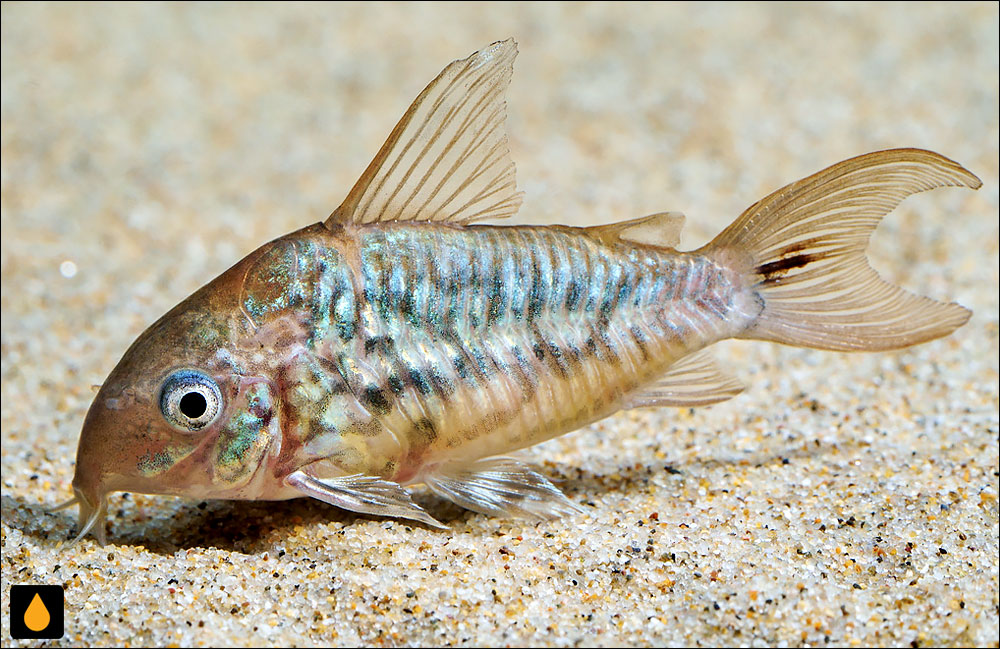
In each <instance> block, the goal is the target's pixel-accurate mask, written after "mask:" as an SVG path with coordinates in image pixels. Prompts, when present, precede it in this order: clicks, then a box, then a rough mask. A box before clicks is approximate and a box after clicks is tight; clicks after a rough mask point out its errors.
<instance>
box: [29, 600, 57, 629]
mask: <svg viewBox="0 0 1000 649" xmlns="http://www.w3.org/2000/svg"><path fill="white" fill-rule="evenodd" d="M51 619H52V616H50V615H49V609H47V608H45V604H44V603H43V602H42V598H41V597H39V596H38V593H35V596H34V597H33V598H32V599H31V603H30V604H28V609H27V610H26V611H25V612H24V625H25V626H26V627H28V628H29V629H31V630H32V631H34V632H35V633H38V632H39V631H41V630H42V629H44V628H45V627H47V626H48V625H49V621H50V620H51Z"/></svg>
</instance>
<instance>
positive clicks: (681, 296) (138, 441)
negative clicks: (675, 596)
mask: <svg viewBox="0 0 1000 649" xmlns="http://www.w3.org/2000/svg"><path fill="white" fill-rule="evenodd" d="M516 54H517V47H516V44H515V43H514V41H513V40H512V39H510V40H506V41H499V42H496V43H493V44H492V45H490V46H488V47H486V48H484V49H482V50H480V51H478V52H475V53H473V54H472V55H471V56H469V57H468V58H466V59H462V60H458V61H454V62H452V63H451V64H450V65H448V66H447V67H446V68H445V69H444V70H443V71H442V72H441V73H440V74H439V75H438V76H437V78H435V79H434V80H433V81H432V82H431V83H430V84H429V85H428V86H427V87H426V88H425V89H424V90H423V91H422V92H421V93H420V94H419V96H418V97H417V98H416V100H414V102H413V103H412V105H410V107H409V109H408V110H407V111H406V113H405V114H404V115H403V117H402V118H401V119H400V121H399V122H398V123H397V124H396V126H395V128H393V129H392V131H391V133H390V135H389V137H388V139H387V140H386V142H385V143H384V145H383V146H382V148H381V149H380V150H379V151H378V153H377V154H376V155H375V157H374V159H373V160H372V161H371V163H370V164H369V165H368V167H367V168H366V169H365V170H364V172H363V173H362V174H361V177H360V178H359V179H358V181H357V182H356V183H355V185H354V186H353V187H352V188H351V190H350V191H349V192H348V194H347V196H346V198H345V199H344V201H343V203H341V205H340V206H339V207H338V208H337V209H335V210H334V211H333V212H332V214H330V216H329V218H327V219H326V220H325V221H322V222H319V223H315V224H312V225H309V226H306V227H304V228H302V229H300V230H297V231H295V232H292V233H290V234H288V235H285V236H282V237H280V238H278V239H276V240H274V241H271V242H270V243H267V244H265V245H263V246H261V247H260V248H258V249H256V250H255V251H253V252H252V253H250V254H249V255H248V256H247V257H245V258H244V259H242V260H241V261H239V262H237V263H236V264H235V265H234V266H232V267H231V268H230V269H229V270H227V271H226V272H224V273H222V274H221V275H220V276H219V277H217V278H215V279H213V280H212V281H210V282H209V283H208V284H206V285H205V286H204V287H202V288H201V289H199V290H198V291H196V292H195V293H194V294H192V295H191V296H190V297H188V298H187V299H185V300H183V301H182V302H180V303H179V304H178V305H177V306H175V307H174V308H173V309H171V310H170V311H169V312H168V313H166V314H165V315H164V316H163V317H161V318H160V319H159V320H157V321H156V322H155V323H154V324H152V325H151V326H150V327H149V328H148V329H147V330H146V331H144V332H143V333H142V334H141V335H140V336H139V337H138V338H137V339H136V340H135V341H134V342H133V343H132V345H131V346H130V347H129V348H128V349H127V351H126V352H125V354H124V356H123V357H122V358H121V360H120V361H119V363H118V364H117V366H115V368H114V369H113V370H112V371H111V373H110V375H109V376H108V377H107V379H106V380H105V381H104V382H103V383H102V384H101V386H100V389H99V391H98V393H97V395H96V396H95V398H94V401H93V403H92V404H91V406H90V408H89V410H88V412H87V414H86V418H85V420H84V422H83V427H82V430H81V433H80V440H79V446H78V449H77V456H76V467H75V473H74V477H73V481H72V486H73V490H74V493H75V497H74V498H73V499H72V500H70V501H69V502H67V503H64V504H63V505H62V507H66V506H70V505H74V504H75V505H78V506H79V533H78V534H77V537H76V540H79V539H81V538H83V537H84V536H86V535H87V534H88V533H93V534H94V535H95V536H96V537H97V541H98V542H99V543H101V544H104V543H105V542H106V541H107V536H106V532H107V529H106V528H107V523H106V513H107V507H108V497H109V495H110V494H112V493H114V492H119V491H128V492H136V493H145V494H164V495H174V496H183V497H188V498H195V499H232V500H259V501H280V500H287V499H292V498H300V497H311V498H315V499H318V500H320V501H323V502H326V503H329V504H330V505H333V506H335V507H338V508H341V509H344V510H348V511H351V512H356V513H359V514H364V515H375V516H385V517H395V518H402V519H407V520H412V521H417V522H420V523H423V524H426V525H428V526H433V527H445V526H444V525H443V524H442V523H440V522H439V521H437V520H436V519H434V518H433V517H432V516H431V515H430V514H429V513H428V512H427V511H426V510H425V509H424V508H422V507H420V506H419V505H418V504H417V503H415V502H414V501H413V499H412V497H411V493H410V490H409V489H408V488H407V487H409V486H411V485H418V484H424V485H426V486H427V487H428V488H429V489H430V491H432V492H433V493H435V494H437V495H438V496H439V497H441V498H443V499H446V500H448V501H451V502H453V503H456V504H457V505H459V506H461V507H463V508H466V509H469V510H473V511H475V512H479V513H482V514H486V515H496V516H511V517H519V518H524V519H528V520H547V519H554V518H558V517H560V516H569V515H572V514H574V513H575V512H578V511H580V509H579V507H578V506H577V505H576V504H575V503H573V502H572V501H570V500H569V499H568V498H567V497H566V496H565V495H564V494H563V493H562V492H561V491H560V490H559V489H558V488H557V487H556V486H555V485H554V484H553V483H552V482H551V481H550V480H549V479H548V478H547V477H545V476H544V475H543V474H542V473H541V471H540V470H539V469H538V468H537V467H535V466H532V465H530V464H528V463H526V462H524V461H522V460H519V459H517V458H514V457H511V456H510V455H509V454H510V453H512V452H514V451H516V450H518V449H522V448H526V447H529V446H532V445H535V444H538V443H540V442H542V441H545V440H548V439H551V438H553V437H556V436H559V435H563V434H565V433H568V432H571V431H573V430H576V429H579V428H581V427H583V426H586V425H587V424H590V423H592V422H594V421H597V420H600V419H602V418H604V417H608V416H609V415H612V414H614V413H616V412H618V411H620V410H624V409H629V408H643V407H667V406H672V407H692V406H703V405H709V404H713V403H718V402H721V401H724V400H726V399H730V398H732V397H734V396H735V395H737V394H738V393H739V392H740V391H741V390H742V389H743V385H742V384H741V383H740V382H739V381H738V380H737V379H735V378H734V377H732V376H731V375H730V374H728V373H727V372H726V371H724V370H723V368H721V367H720V366H719V365H718V364H717V363H716V362H715V361H714V360H713V359H712V358H711V357H710V355H709V353H708V352H707V351H705V349H706V348H707V347H709V346H711V345H712V344H713V343H716V342H718V341H721V340H724V339H730V338H740V339H753V340H763V341H772V342H777V343H783V344H786V345H796V346H804V347H810V348H816V349H823V350H832V351H869V352H873V351H885V350H893V349H900V348H904V347H907V346H910V345H915V344H918V343H922V342H925V341H929V340H932V339H935V338H939V337H941V336H946V335H948V334H950V333H951V332H952V331H954V330H955V329H957V328H958V327H960V326H962V325H963V324H964V323H965V322H966V321H967V320H968V319H969V317H970V315H971V312H970V311H969V310H967V309H965V308H964V307H962V306H959V305H958V304H955V303H947V304H946V303H942V302H937V301H935V300H932V299H930V298H926V297H921V296H918V295H915V294H912V293H909V292H907V291H906V290H904V289H902V288H900V287H898V286H895V285H893V284H891V283H889V282H886V281H885V280H883V279H882V278H881V277H879V275H878V274H877V273H876V272H875V271H874V270H873V269H872V268H871V266H870V265H869V264H868V261H867V258H866V256H865V250H866V248H867V245H868V241H869V238H870V236H871V234H872V232H873V231H874V229H875V227H876V226H877V225H878V223H879V221H880V220H881V219H882V218H883V217H884V216H885V215H886V214H888V213H889V212H890V211H892V210H893V209H894V208H895V207H896V206H897V205H898V204H899V203H900V202H901V201H902V200H903V199H904V198H906V197H907V196H909V195H910V194H914V193H917V192H922V191H925V190H929V189H933V188H936V187H945V186H954V187H968V188H972V189H977V188H979V187H980V186H981V185H982V182H981V181H980V180H979V178H977V177H976V176H975V175H973V174H972V173H971V172H970V171H968V170H966V169H965V168H963V167H962V166H961V165H959V164H958V163H956V162H954V161H952V160H950V159H948V158H946V157H944V156H942V155H940V154H938V153H934V152H931V151H926V150H920V149H913V148H901V149H891V150H885V151H877V152H874V153H868V154H865V155H861V156H858V157H855V158H851V159H848V160H845V161H843V162H839V163H837V164H834V165H832V166H830V167H828V168H826V169H824V170H822V171H819V172H818V173H815V174H813V175H811V176H808V177H806V178H804V179H802V180H799V181H797V182H793V183H791V184H789V185H787V186H785V187H782V188H781V189H778V190H777V191H775V192H773V193H771V194H769V195H768V196H766V197H764V198H762V199H761V200H759V201H757V202H756V203H754V204H753V205H751V206H750V207H748V208H747V209H746V210H745V211H744V212H743V213H742V214H741V215H740V216H739V217H738V218H737V219H736V220H735V221H734V222H733V223H732V224H731V225H729V226H728V227H727V228H725V229H724V230H723V231H722V232H721V233H720V234H719V235H718V236H717V237H715V238H714V239H713V240H712V241H710V242H709V243H707V244H706V245H704V246H702V247H701V248H698V249H696V250H691V251H680V250H678V249H677V248H678V243H679V235H680V230H681V227H682V225H683V222H684V216H683V215H682V214H680V213H678V212H662V213H657V214H652V215H648V216H643V217H639V218H635V219H631V220H627V221H624V222H618V223H610V224H605V225H598V226H590V227H571V226H566V225H552V226H529V225H496V224H487V223H482V221H487V220H489V221H493V220H498V219H504V218H509V217H512V216H514V215H515V213H517V211H518V209H519V207H520V205H521V202H522V193H521V192H519V191H518V190H517V186H516V179H515V169H514V163H513V161H512V160H511V156H510V150H509V145H508V139H507V132H506V99H505V95H506V90H507V86H508V84H509V83H510V79H511V76H512V73H513V61H514V57H515V56H516Z"/></svg>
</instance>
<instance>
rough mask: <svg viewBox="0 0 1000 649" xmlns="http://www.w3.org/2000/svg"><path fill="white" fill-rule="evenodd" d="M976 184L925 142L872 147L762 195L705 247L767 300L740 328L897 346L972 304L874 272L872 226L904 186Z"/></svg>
mask: <svg viewBox="0 0 1000 649" xmlns="http://www.w3.org/2000/svg"><path fill="white" fill-rule="evenodd" d="M981 185H982V182H981V181H980V180H979V178H977V177H976V176H974V175H973V174H972V173H970V172H969V171H968V170H966V169H964V168H962V166H961V165H959V164H958V163H956V162H953V161H952V160H949V159H948V158H945V157H944V156H941V155H938V154H937V153H933V152H931V151H923V150H920V149H892V150H889V151H878V152H875V153H869V154H867V155H862V156H858V157H857V158H851V159H850V160H845V161H843V162H839V163H837V164H835V165H833V166H832V167H829V168H827V169H824V170H823V171H820V172H819V173H816V174H813V175H812V176H809V177H808V178H804V179H802V180H800V181H798V182H795V183H792V184H791V185H788V186H786V187H783V188H781V189H779V190H778V191H776V192H774V193H773V194H771V195H770V196H767V197H766V198H764V199H762V200H760V201H758V202H757V203H756V204H754V205H752V206H750V207H749V208H748V209H747V210H746V211H745V212H743V214H742V215H741V216H740V217H739V218H738V219H736V221H735V222H734V223H733V224H732V225H730V226H729V227H728V228H726V229H725V230H724V231H723V232H722V233H721V234H720V235H719V236H718V237H716V238H715V240H714V241H712V242H711V243H710V244H708V246H706V247H705V248H704V249H703V252H705V253H706V254H709V255H712V256H713V257H715V258H717V259H719V260H720V261H724V263H727V264H736V265H737V267H738V268H740V270H743V271H745V272H746V273H747V274H748V275H749V276H750V278H751V279H750V284H751V285H752V286H753V288H754V290H756V292H757V294H758V295H759V297H760V298H761V300H762V301H763V310H762V311H761V314H760V317H759V318H758V319H757V321H756V323H755V324H754V325H752V326H751V327H750V328H748V329H747V330H746V331H745V332H744V333H743V334H742V335H741V336H740V337H741V338H755V339H759V340H772V341H776V342H780V343H786V344H790V345H801V346H804V347H815V348H817V349H831V350H839V351H878V350H886V349H899V348H901V347H907V346H909V345H915V344H917V343H921V342H924V341H927V340H932V339H934V338H939V337H941V336H945V335H947V334H949V333H951V332H952V331H954V330H955V329H957V328H958V327H960V326H961V325H963V324H965V322H966V321H967V320H968V319H969V316H970V315H971V312H970V311H969V310H968V309H965V308H964V307H962V306H959V305H958V304H954V303H952V304H943V303H941V302H936V301H934V300H931V299H930V298H926V297H920V296H918V295H914V294H912V293H909V292H907V291H905V290H903V289H901V288H899V287H898V286H894V285H892V284H889V283H888V282H886V281H884V280H883V279H882V278H880V277H879V275H878V273H876V272H875V271H874V270H873V269H872V267H871V266H869V264H868V260H867V259H866V258H865V249H866V248H867V247H868V241H869V238H870V237H871V233H872V231H873V230H874V229H875V226H877V225H878V222H879V221H880V220H881V219H882V217H883V216H885V215H886V214H888V213H889V212H891V211H892V210H893V209H894V208H895V207H896V206H897V205H899V203H900V202H901V201H902V200H903V199H904V198H906V197H907V196H909V195H910V194H914V193H916V192H921V191H925V190H928V189H934V188H935V187H945V186H954V187H958V186H960V187H971V188H972V189H978V188H979V187H980V186H981Z"/></svg>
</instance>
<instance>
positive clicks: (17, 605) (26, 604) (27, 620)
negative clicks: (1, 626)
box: [8, 586, 66, 640]
mask: <svg viewBox="0 0 1000 649" xmlns="http://www.w3.org/2000/svg"><path fill="white" fill-rule="evenodd" d="M65 605H66V595H65V593H64V592H63V587H62V586H11V587H10V627H8V628H10V636H11V637H12V638H16V639H18V640H35V639H39V640H56V639H58V638H61V637H63V633H64V630H63V620H64V618H63V607H64V606H65Z"/></svg>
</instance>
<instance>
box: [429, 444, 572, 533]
mask: <svg viewBox="0 0 1000 649" xmlns="http://www.w3.org/2000/svg"><path fill="white" fill-rule="evenodd" d="M424 481H425V482H426V483H427V486H428V487H430V488H431V490H432V491H433V492H434V493H436V494H438V495H439V496H441V497H442V498H447V499H448V500H450V501H452V502H453V503H455V504H457V505H461V506H462V507H465V508H466V509H471V510H473V511H477V512H479V513H481V514H489V515H498V516H512V517H515V518H528V519H536V520H545V519H550V518H558V517H559V516H562V515H564V514H573V513H577V512H580V511H581V510H580V508H579V507H577V506H576V505H575V504H573V503H572V502H570V500H569V499H567V498H566V496H564V495H563V493H562V492H561V491H559V489H558V488H556V486H555V485H554V484H552V483H551V482H549V480H548V479H547V478H546V477H545V476H543V475H542V474H540V473H538V472H537V471H535V470H534V469H532V468H531V467H530V466H529V465H527V464H524V463H523V462H519V461H517V460H514V459H511V458H507V457H494V458H488V459H485V460H479V461H478V462H474V463H472V464H468V465H464V466H457V465H448V464H446V465H444V466H442V467H440V468H439V469H438V470H437V471H435V472H433V473H432V474H430V475H426V476H424Z"/></svg>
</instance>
